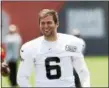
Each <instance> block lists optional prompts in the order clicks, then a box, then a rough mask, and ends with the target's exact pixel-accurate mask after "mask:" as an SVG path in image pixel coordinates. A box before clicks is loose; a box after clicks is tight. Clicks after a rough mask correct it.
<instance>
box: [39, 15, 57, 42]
mask: <svg viewBox="0 0 109 88" xmlns="http://www.w3.org/2000/svg"><path fill="white" fill-rule="evenodd" d="M57 28H58V24H57V23H55V22H54V20H53V17H52V15H47V16H46V17H44V18H41V19H40V31H41V33H42V34H43V35H44V38H45V39H46V40H47V41H55V40H57Z"/></svg>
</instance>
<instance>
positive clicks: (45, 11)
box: [39, 9, 59, 24]
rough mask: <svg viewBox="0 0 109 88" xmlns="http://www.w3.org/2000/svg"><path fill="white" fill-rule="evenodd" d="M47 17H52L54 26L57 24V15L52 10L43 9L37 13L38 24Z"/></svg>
mask: <svg viewBox="0 0 109 88" xmlns="http://www.w3.org/2000/svg"><path fill="white" fill-rule="evenodd" d="M48 15H51V16H52V17H53V20H54V22H55V24H58V23H59V17H58V13H57V12H56V11H55V10H53V9H43V10H41V11H40V12H39V23H40V19H41V18H44V17H46V16H48Z"/></svg>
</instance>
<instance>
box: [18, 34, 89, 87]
mask: <svg viewBox="0 0 109 88" xmlns="http://www.w3.org/2000/svg"><path fill="white" fill-rule="evenodd" d="M57 35H58V39H57V41H55V42H49V41H46V40H45V39H44V36H41V37H39V38H36V39H34V40H32V41H30V42H27V43H25V44H24V45H23V46H22V48H21V51H20V55H21V58H22V60H21V63H20V66H19V69H18V74H17V82H18V84H19V86H20V87H30V84H29V82H28V78H29V76H30V74H31V72H32V66H34V68H35V87H75V81H74V80H75V79H74V76H73V68H75V70H76V71H77V73H78V75H79V77H80V81H81V83H82V86H88V87H89V86H90V81H89V80H90V79H89V72H88V69H87V66H86V64H85V62H84V57H83V55H82V49H83V46H84V43H83V41H81V40H80V39H79V38H77V37H74V36H72V35H67V34H61V33H58V34H57Z"/></svg>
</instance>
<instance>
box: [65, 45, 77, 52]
mask: <svg viewBox="0 0 109 88" xmlns="http://www.w3.org/2000/svg"><path fill="white" fill-rule="evenodd" d="M65 50H66V51H70V52H76V51H77V47H76V46H72V45H66V46H65Z"/></svg>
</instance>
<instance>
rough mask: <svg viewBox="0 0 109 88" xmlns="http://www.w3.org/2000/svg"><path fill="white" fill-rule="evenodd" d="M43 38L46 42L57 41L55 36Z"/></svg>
mask: <svg viewBox="0 0 109 88" xmlns="http://www.w3.org/2000/svg"><path fill="white" fill-rule="evenodd" d="M44 38H45V40H47V41H51V42H53V41H56V40H57V34H55V35H52V36H45V37H44Z"/></svg>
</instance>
